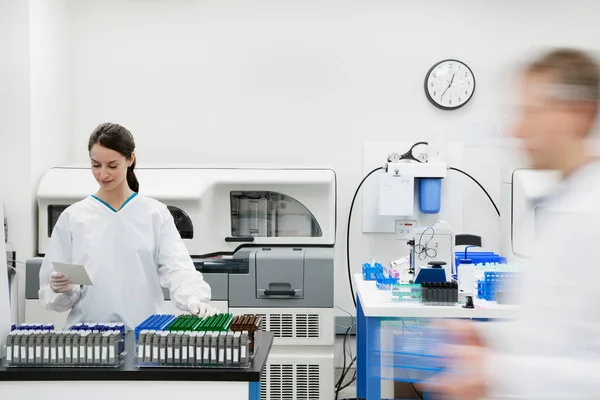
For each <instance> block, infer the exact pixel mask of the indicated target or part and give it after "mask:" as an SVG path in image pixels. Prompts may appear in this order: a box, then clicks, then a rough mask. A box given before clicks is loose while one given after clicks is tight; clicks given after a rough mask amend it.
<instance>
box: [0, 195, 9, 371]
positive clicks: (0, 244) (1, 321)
mask: <svg viewBox="0 0 600 400" xmlns="http://www.w3.org/2000/svg"><path fill="white" fill-rule="evenodd" d="M0 221H2V223H3V225H4V207H3V205H2V203H1V202H0ZM6 265H7V260H6V237H5V230H4V226H3V227H2V229H0V266H2V268H1V270H2V272H0V360H1V359H2V357H4V341H5V340H6V335H8V332H10V315H11V314H10V298H9V292H8V275H7V273H6Z"/></svg>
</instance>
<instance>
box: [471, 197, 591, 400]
mask: <svg viewBox="0 0 600 400" xmlns="http://www.w3.org/2000/svg"><path fill="white" fill-rule="evenodd" d="M574 208H575V207H574ZM551 217H552V220H551V221H550V222H551V224H550V225H548V229H547V230H546V231H545V235H544V236H543V238H544V239H543V241H542V242H541V246H540V249H539V253H538V256H536V258H535V259H534V262H533V263H532V265H530V266H528V270H527V272H526V277H525V278H524V281H523V286H522V295H523V296H522V299H523V304H522V308H521V309H520V310H519V312H518V318H517V319H516V320H515V321H514V323H513V324H510V325H504V327H506V326H510V329H508V330H506V329H501V330H500V331H499V332H497V334H499V335H502V336H503V339H501V340H502V343H503V344H504V346H502V347H501V348H500V349H493V348H492V349H491V351H490V354H489V356H487V358H486V359H485V361H484V367H483V371H482V372H483V374H484V377H485V380H486V382H487V384H488V390H489V396H488V397H489V398H491V399H535V400H544V399H557V400H558V399H560V400H564V399H600V379H598V371H600V314H599V313H598V309H597V304H598V296H599V295H600V289H599V286H598V284H599V282H600V268H599V267H598V265H597V263H596V262H595V261H594V259H595V256H596V253H595V250H597V249H598V243H600V230H599V229H598V227H599V226H600V214H598V213H597V212H594V211H592V210H589V209H588V210H587V211H571V210H569V211H568V212H561V213H558V214H556V215H551ZM490 327H491V324H490Z"/></svg>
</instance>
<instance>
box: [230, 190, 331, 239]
mask: <svg viewBox="0 0 600 400" xmlns="http://www.w3.org/2000/svg"><path fill="white" fill-rule="evenodd" d="M231 235H232V236H245V237H249V236H252V237H321V236H323V232H322V231H321V227H320V226H319V223H318V222H317V220H316V219H315V217H314V216H313V214H312V213H311V212H310V211H309V210H308V209H307V208H306V207H305V206H304V205H303V204H302V203H300V202H299V201H298V200H296V199H294V198H292V197H289V196H286V195H285V194H281V193H276V192H267V191H252V192H251V191H239V192H231Z"/></svg>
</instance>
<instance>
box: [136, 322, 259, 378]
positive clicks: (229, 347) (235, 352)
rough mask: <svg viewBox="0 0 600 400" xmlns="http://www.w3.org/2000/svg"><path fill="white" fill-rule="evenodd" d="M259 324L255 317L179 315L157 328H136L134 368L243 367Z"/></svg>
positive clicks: (246, 364)
mask: <svg viewBox="0 0 600 400" xmlns="http://www.w3.org/2000/svg"><path fill="white" fill-rule="evenodd" d="M153 317H154V316H153ZM151 320H152V317H150V318H149V319H147V320H146V321H151ZM146 321H144V325H145V326H149V324H147V323H146ZM261 324H262V318H260V317H256V316H236V317H234V316H233V315H232V314H219V315H215V316H211V317H208V318H204V319H202V318H198V317H196V316H191V315H182V316H179V317H176V318H174V319H173V320H172V321H171V322H170V323H169V324H168V325H163V326H162V328H160V329H141V328H142V327H138V328H140V331H139V335H138V338H137V346H136V357H137V364H138V367H184V368H206V367H210V368H215V367H216V368H219V367H221V368H247V367H249V366H250V362H251V360H252V357H253V356H254V354H255V351H256V349H257V344H256V343H257V342H256V335H255V334H256V332H257V331H258V330H260V326H261ZM138 328H136V331H137V330H138Z"/></svg>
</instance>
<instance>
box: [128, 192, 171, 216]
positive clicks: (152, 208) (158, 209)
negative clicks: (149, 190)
mask: <svg viewBox="0 0 600 400" xmlns="http://www.w3.org/2000/svg"><path fill="white" fill-rule="evenodd" d="M136 197H137V199H136V200H137V202H138V203H139V204H140V206H143V207H145V208H147V209H148V211H149V212H151V213H159V214H160V215H163V216H164V215H167V214H169V209H168V208H167V206H166V205H165V204H164V203H161V202H160V201H158V200H156V199H153V198H152V197H147V196H144V195H141V194H138V195H136Z"/></svg>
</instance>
